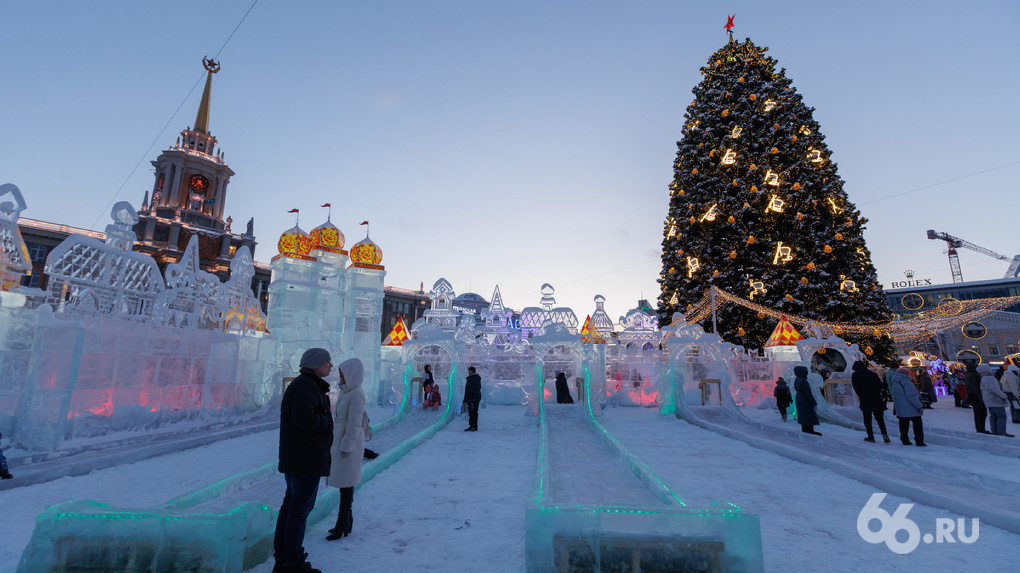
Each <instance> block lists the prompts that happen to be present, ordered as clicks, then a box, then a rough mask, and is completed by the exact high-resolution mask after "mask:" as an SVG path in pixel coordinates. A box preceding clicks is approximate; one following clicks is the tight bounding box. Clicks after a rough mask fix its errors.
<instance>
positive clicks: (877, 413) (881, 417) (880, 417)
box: [862, 409, 889, 438]
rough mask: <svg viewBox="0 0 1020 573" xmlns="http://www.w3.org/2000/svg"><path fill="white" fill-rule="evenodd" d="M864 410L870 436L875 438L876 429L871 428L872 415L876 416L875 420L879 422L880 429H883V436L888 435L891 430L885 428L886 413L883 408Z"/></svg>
mask: <svg viewBox="0 0 1020 573" xmlns="http://www.w3.org/2000/svg"><path fill="white" fill-rule="evenodd" d="M862 411H863V412H864V427H865V429H867V430H868V437H869V438H874V437H875V431H874V430H873V429H872V428H871V417H872V416H874V417H875V421H876V422H878V429H879V430H882V435H883V436H888V435H889V432H887V431H886V430H885V413H884V412H883V411H882V410H871V409H868V410H862Z"/></svg>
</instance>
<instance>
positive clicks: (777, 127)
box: [772, 123, 779, 131]
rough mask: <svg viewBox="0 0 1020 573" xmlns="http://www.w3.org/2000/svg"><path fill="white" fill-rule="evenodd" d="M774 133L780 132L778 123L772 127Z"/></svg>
mask: <svg viewBox="0 0 1020 573" xmlns="http://www.w3.org/2000/svg"><path fill="white" fill-rule="evenodd" d="M772 131H779V124H778V123H777V124H775V125H773V126H772Z"/></svg>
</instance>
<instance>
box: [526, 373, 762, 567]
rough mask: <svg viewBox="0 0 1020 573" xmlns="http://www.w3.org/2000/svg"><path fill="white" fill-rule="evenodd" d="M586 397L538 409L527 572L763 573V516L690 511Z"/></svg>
mask: <svg viewBox="0 0 1020 573" xmlns="http://www.w3.org/2000/svg"><path fill="white" fill-rule="evenodd" d="M588 382H590V379H589V380H586V384H585V387H586V388H589V387H590V384H589V383H588ZM543 390H544V389H540V391H539V392H538V395H539V396H542V395H544V391H543ZM587 394H588V395H587V396H586V397H585V399H584V400H582V401H581V403H578V404H573V405H562V404H556V405H552V404H550V405H548V406H547V405H546V404H544V403H541V402H540V403H539V420H540V422H539V423H540V431H539V436H540V437H539V448H538V464H537V467H538V470H537V472H538V475H537V476H536V486H535V494H534V497H533V499H532V500H530V501H529V503H528V507H527V509H526V516H525V521H526V541H525V551H526V556H527V570H528V571H529V572H552V571H556V572H574V571H577V572H580V571H586V572H587V571H632V572H638V571H748V572H751V571H763V570H764V563H763V559H762V544H761V529H760V525H759V520H758V516H757V515H754V514H748V513H745V512H743V511H742V510H741V508H739V507H737V506H735V505H733V504H730V503H727V502H724V503H721V504H712V505H711V506H710V507H707V508H691V507H688V506H687V505H686V504H685V503H684V502H683V501H682V500H681V498H680V497H679V496H678V495H677V493H676V492H674V491H673V490H672V489H671V488H670V487H669V486H667V485H666V484H665V483H663V482H662V480H661V479H659V478H658V477H657V476H656V475H655V474H654V473H653V472H652V471H651V470H650V469H648V467H647V466H646V465H645V464H644V463H642V462H641V460H640V459H638V458H637V457H636V456H634V455H633V454H632V453H630V452H629V451H628V450H627V449H626V448H625V447H624V446H623V445H622V444H621V443H620V442H619V441H618V440H616V438H614V437H613V436H612V434H610V433H609V431H607V430H606V429H605V427H603V426H602V424H601V423H599V422H598V420H597V419H596V417H595V412H594V411H593V410H592V407H591V404H592V400H591V398H592V396H591V392H590V390H589V391H588V392H587Z"/></svg>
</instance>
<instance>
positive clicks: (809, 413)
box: [793, 366, 822, 436]
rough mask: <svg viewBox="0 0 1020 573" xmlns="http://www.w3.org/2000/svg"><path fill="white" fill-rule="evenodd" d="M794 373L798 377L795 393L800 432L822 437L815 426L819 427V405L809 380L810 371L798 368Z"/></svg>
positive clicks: (794, 385)
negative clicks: (816, 408)
mask: <svg viewBox="0 0 1020 573" xmlns="http://www.w3.org/2000/svg"><path fill="white" fill-rule="evenodd" d="M793 373H794V374H795V375H796V376H797V377H796V378H794V379H793V391H794V392H796V393H797V398H796V403H797V422H799V423H800V431H802V432H804V433H805V434H814V435H816V436H821V435H822V433H821V432H816V431H815V426H816V425H818V415H817V414H815V406H817V405H818V401H817V400H815V396H814V394H812V393H811V384H810V383H809V382H808V379H807V376H808V369H807V367H806V366H796V367H794V369H793Z"/></svg>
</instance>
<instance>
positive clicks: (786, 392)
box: [772, 376, 793, 422]
mask: <svg viewBox="0 0 1020 573" xmlns="http://www.w3.org/2000/svg"><path fill="white" fill-rule="evenodd" d="M772 395H773V396H775V397H776V407H778V408H779V415H780V416H782V417H783V421H784V422H785V421H786V409H787V408H789V407H790V404H793V395H792V394H790V387H789V386H787V385H786V380H783V377H782V376H780V377H779V380H776V389H775V390H773V391H772Z"/></svg>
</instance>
